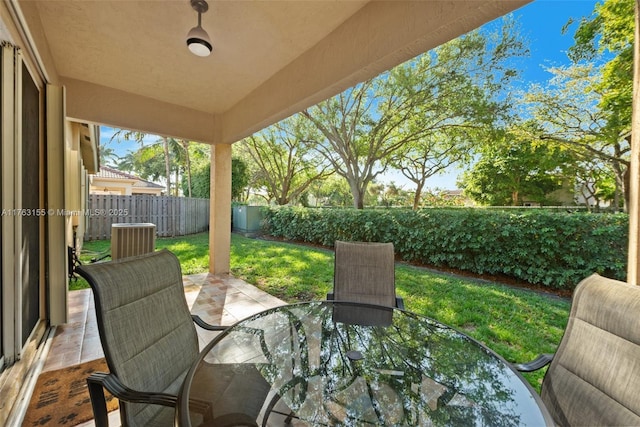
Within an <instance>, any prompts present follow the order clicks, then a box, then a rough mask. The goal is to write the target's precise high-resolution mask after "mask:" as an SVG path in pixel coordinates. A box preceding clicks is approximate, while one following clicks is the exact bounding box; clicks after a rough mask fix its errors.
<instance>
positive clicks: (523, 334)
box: [76, 233, 570, 389]
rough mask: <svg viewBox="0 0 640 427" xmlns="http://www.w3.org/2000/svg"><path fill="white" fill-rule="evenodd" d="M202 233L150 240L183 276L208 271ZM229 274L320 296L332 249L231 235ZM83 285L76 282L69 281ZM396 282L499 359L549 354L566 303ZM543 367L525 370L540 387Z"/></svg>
mask: <svg viewBox="0 0 640 427" xmlns="http://www.w3.org/2000/svg"><path fill="white" fill-rule="evenodd" d="M208 239H209V236H208V234H207V233H202V234H197V235H192V236H186V237H180V238H160V239H157V242H156V247H157V248H158V249H160V248H167V249H169V250H171V251H172V252H174V253H175V254H176V255H177V256H178V258H179V259H180V261H181V264H182V269H183V273H184V274H194V273H200V272H205V271H207V269H208V259H209V249H208V243H209V240H208ZM108 250H109V241H99V242H86V243H85V246H84V249H83V253H82V254H81V260H82V261H83V262H88V261H89V260H90V259H91V258H92V257H95V256H96V254H99V253H104V252H108ZM231 274H232V275H233V276H235V277H237V278H240V279H243V280H245V281H246V282H248V283H251V284H254V285H255V286H257V287H258V288H260V289H262V290H264V291H266V292H268V293H270V294H272V295H274V296H276V297H278V298H281V299H283V300H285V301H287V302H296V301H305V300H311V299H324V298H325V296H326V293H327V292H328V291H329V290H330V289H331V287H332V281H333V252H332V251H330V250H325V249H321V248H311V247H308V246H304V245H296V244H290V243H283V242H273V241H265V240H257V239H249V238H245V237H242V236H239V235H235V234H233V235H232V237H231ZM83 286H86V284H84V283H82V282H81V281H78V283H77V285H76V287H83ZM396 288H397V292H398V295H400V296H402V297H403V298H404V302H405V307H406V309H407V310H409V311H413V312H415V313H419V314H422V315H425V316H429V317H432V318H434V319H436V320H438V321H440V322H442V323H445V324H447V325H449V326H452V327H454V328H456V329H459V330H461V331H463V332H465V333H466V334H468V335H470V336H472V337H473V338H475V339H477V340H478V341H480V342H482V343H484V344H486V345H487V346H488V347H489V348H491V349H493V350H494V351H496V352H497V353H499V354H500V355H502V356H503V357H504V358H505V359H507V360H511V361H529V360H531V359H533V358H534V357H535V356H536V355H538V354H539V353H553V352H554V351H555V349H556V347H557V345H558V343H559V342H560V339H561V337H562V333H563V331H564V328H565V325H566V323H567V318H568V313H569V308H570V303H569V302H568V301H566V300H561V299H557V298H554V297H550V296H547V295H541V294H538V293H536V292H533V291H530V290H524V289H515V288H511V287H508V286H503V285H499V284H486V283H480V282H477V281H474V280H472V279H466V278H458V277H453V276H450V275H446V274H436V273H434V272H432V271H428V270H425V269H421V268H418V267H413V266H409V265H404V264H397V265H396ZM542 375H543V373H542V372H538V373H535V374H527V375H525V376H526V377H527V379H528V380H529V382H530V383H531V384H532V385H534V387H535V388H536V389H539V384H540V382H541V380H542Z"/></svg>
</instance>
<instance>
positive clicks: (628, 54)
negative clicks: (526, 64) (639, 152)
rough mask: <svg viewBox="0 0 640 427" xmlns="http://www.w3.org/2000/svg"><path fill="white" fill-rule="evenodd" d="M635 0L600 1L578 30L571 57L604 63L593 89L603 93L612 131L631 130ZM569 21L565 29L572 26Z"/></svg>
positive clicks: (603, 101) (602, 106)
mask: <svg viewBox="0 0 640 427" xmlns="http://www.w3.org/2000/svg"><path fill="white" fill-rule="evenodd" d="M634 16H635V13H634V0H605V1H603V2H601V3H597V4H596V5H595V7H594V11H593V14H592V16H591V18H590V19H583V20H582V21H581V22H580V24H579V25H578V28H577V29H576V31H575V33H574V40H575V44H574V45H573V46H572V47H570V48H569V51H568V55H569V58H570V59H571V60H572V61H573V62H574V63H575V64H579V63H583V62H593V61H598V62H602V63H603V65H602V79H600V81H599V82H597V83H596V84H594V86H593V90H594V91H597V92H599V93H601V94H602V96H601V99H600V103H599V107H600V109H601V110H602V111H604V112H605V114H606V116H607V122H606V126H605V127H606V128H607V132H608V133H615V134H618V135H621V134H626V133H628V132H629V131H630V130H631V109H632V99H633V37H634V28H635V21H634ZM571 24H572V21H569V22H568V23H567V24H566V25H565V27H564V28H563V31H565V32H566V31H567V30H568V29H569V27H570V26H571Z"/></svg>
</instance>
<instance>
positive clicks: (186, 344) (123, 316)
mask: <svg viewBox="0 0 640 427" xmlns="http://www.w3.org/2000/svg"><path fill="white" fill-rule="evenodd" d="M77 272H78V273H79V274H80V275H81V276H82V277H84V278H85V279H86V280H87V281H88V282H89V285H90V286H91V289H92V290H93V294H94V298H95V307H96V315H97V323H98V331H99V334H100V341H101V343H102V348H103V350H104V355H105V359H106V362H107V366H108V367H109V371H110V372H109V373H95V374H92V375H91V376H90V377H89V378H88V379H87V383H88V387H89V394H90V397H91V404H92V407H93V412H94V419H95V423H96V426H97V427H102V426H107V425H108V419H107V410H106V403H105V395H104V389H105V388H106V389H107V390H108V391H109V392H110V393H111V394H113V395H114V396H115V397H116V398H118V399H119V401H120V418H121V422H122V425H123V426H172V425H173V423H174V418H175V407H176V404H177V402H178V397H177V396H178V393H179V392H180V389H181V386H182V384H183V382H184V378H185V376H186V374H187V371H188V370H189V368H190V367H191V366H192V364H193V363H194V362H195V360H196V359H197V357H198V354H199V350H198V338H197V334H196V329H195V326H194V324H193V323H194V322H195V323H196V324H197V325H198V326H200V327H202V328H205V329H207V330H213V331H216V330H223V329H225V328H224V327H222V326H214V325H209V324H207V323H206V322H204V321H203V320H202V319H201V318H199V317H198V316H194V315H191V313H190V312H189V307H188V306H187V302H186V299H185V295H184V286H183V283H182V272H181V269H180V264H179V262H178V259H177V258H176V256H175V255H174V254H172V253H171V252H169V251H167V250H161V251H158V252H152V253H149V254H145V255H140V256H135V257H130V258H123V259H120V260H117V261H109V262H103V263H95V264H90V265H82V266H79V267H78V268H77ZM212 366H213V365H212ZM218 369H219V368H218ZM230 370H233V369H232V368H230ZM217 378H218V379H219V381H218V382H219V383H220V389H221V390H223V389H226V388H228V387H231V386H233V387H235V388H236V389H237V387H238V384H231V383H232V382H233V379H234V376H233V373H231V374H229V372H227V371H225V372H222V375H217ZM247 378H248V379H247ZM243 381H244V382H245V384H244V385H240V386H241V387H245V388H246V389H247V390H246V394H247V396H249V395H250V394H251V393H264V395H265V396H266V393H267V392H268V391H269V386H268V385H267V383H266V381H265V380H264V378H262V376H260V374H259V373H258V371H257V370H256V371H255V376H254V377H247V376H246V375H244V374H243ZM218 382H216V387H217V386H218ZM220 395H222V392H221V393H220ZM218 397H219V396H212V399H214V398H218ZM256 400H257V399H256ZM195 404H196V405H200V406H202V408H201V409H202V411H201V412H202V418H203V420H204V421H206V422H209V423H211V425H216V426H231V425H256V423H255V421H254V422H249V423H247V422H246V421H244V420H246V419H249V420H250V419H251V417H253V420H255V419H256V417H257V416H258V412H259V410H260V407H258V408H257V409H255V408H249V407H245V406H243V405H245V403H244V402H237V403H235V402H230V404H229V405H228V408H227V411H226V412H225V414H211V412H210V410H209V408H210V406H211V405H209V404H208V402H196V403H195ZM249 406H251V405H249ZM236 410H237V411H236ZM250 411H253V412H255V414H253V413H250ZM234 414H237V416H234ZM248 415H249V416H248ZM214 416H215V417H214ZM222 420H226V421H224V422H223V421H222Z"/></svg>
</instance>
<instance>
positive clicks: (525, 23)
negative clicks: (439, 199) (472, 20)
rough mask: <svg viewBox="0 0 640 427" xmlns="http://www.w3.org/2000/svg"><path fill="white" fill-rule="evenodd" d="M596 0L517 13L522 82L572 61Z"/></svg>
mask: <svg viewBox="0 0 640 427" xmlns="http://www.w3.org/2000/svg"><path fill="white" fill-rule="evenodd" d="M596 3H598V1H596V0H536V1H534V2H532V3H529V4H528V5H526V6H523V7H521V8H520V9H518V10H516V11H514V12H513V14H514V16H516V17H517V18H518V20H519V22H520V26H521V29H522V34H523V36H524V37H526V38H527V39H528V40H529V50H530V52H531V55H530V57H528V58H524V59H522V60H521V67H522V68H521V69H522V83H523V84H524V85H525V86H528V84H529V83H534V82H538V83H542V82H545V81H546V80H547V79H548V78H549V77H550V74H549V73H548V72H546V71H545V70H544V67H551V66H558V65H563V64H564V65H566V64H568V63H569V60H568V58H567V55H566V52H567V49H568V48H569V47H570V46H571V45H573V33H574V32H575V29H576V26H577V24H573V26H571V27H570V28H569V30H568V31H567V33H566V34H564V35H563V34H562V32H561V30H562V27H563V26H564V25H565V24H566V23H567V21H568V20H569V18H573V19H574V20H575V21H576V23H577V22H579V21H580V19H581V18H582V17H589V16H590V15H591V13H592V11H593V8H594V6H595V5H596ZM113 132H114V130H113V129H111V128H107V127H102V128H101V138H100V140H101V144H105V143H108V142H109V140H110V138H111V136H112V135H113ZM157 139H158V137H156V136H149V137H148V138H147V139H146V140H145V141H146V142H148V143H153V142H155V141H157ZM110 146H111V147H113V149H114V150H115V151H116V152H117V153H118V154H119V155H124V154H126V153H127V151H128V150H135V149H136V148H137V147H138V145H137V143H135V142H128V141H124V140H123V142H121V143H115V142H114V143H111V144H110ZM459 173H460V171H459V170H455V169H453V170H449V171H447V173H446V174H443V175H437V176H434V177H431V178H429V179H428V180H427V184H426V186H427V187H429V188H436V187H437V188H443V189H454V188H455V187H456V185H455V181H456V177H457V175H458V174H459ZM382 181H384V182H390V181H395V182H396V183H397V184H399V185H402V186H404V188H405V189H406V190H412V189H413V184H412V183H411V182H409V181H407V180H406V179H405V178H404V177H403V176H402V175H388V176H386V177H385V179H383V180H382Z"/></svg>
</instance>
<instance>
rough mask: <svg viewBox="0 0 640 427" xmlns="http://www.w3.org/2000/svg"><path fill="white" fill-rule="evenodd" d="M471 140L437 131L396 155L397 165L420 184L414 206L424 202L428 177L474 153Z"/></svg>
mask: <svg viewBox="0 0 640 427" xmlns="http://www.w3.org/2000/svg"><path fill="white" fill-rule="evenodd" d="M468 142H469V140H465V139H459V138H455V137H450V136H448V135H447V134H446V133H444V132H439V133H434V134H433V135H429V136H427V137H425V138H424V139H423V140H421V141H419V142H417V143H415V144H406V146H405V147H404V149H402V150H400V153H399V154H398V155H397V156H396V157H394V160H393V165H394V167H395V168H396V169H398V170H399V171H400V172H401V173H402V175H404V176H405V177H406V178H407V179H409V180H410V181H411V182H413V183H414V184H415V185H416V189H415V192H414V194H413V201H412V204H413V206H412V207H413V209H414V210H416V209H418V207H419V206H420V199H421V197H422V192H423V190H424V188H425V185H426V182H427V179H429V178H430V177H432V176H434V175H436V174H437V173H439V172H441V171H443V170H444V169H446V168H447V167H449V166H451V165H453V164H455V163H457V162H458V161H460V160H462V159H465V158H467V156H468V155H469V153H470V150H469V143H468Z"/></svg>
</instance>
